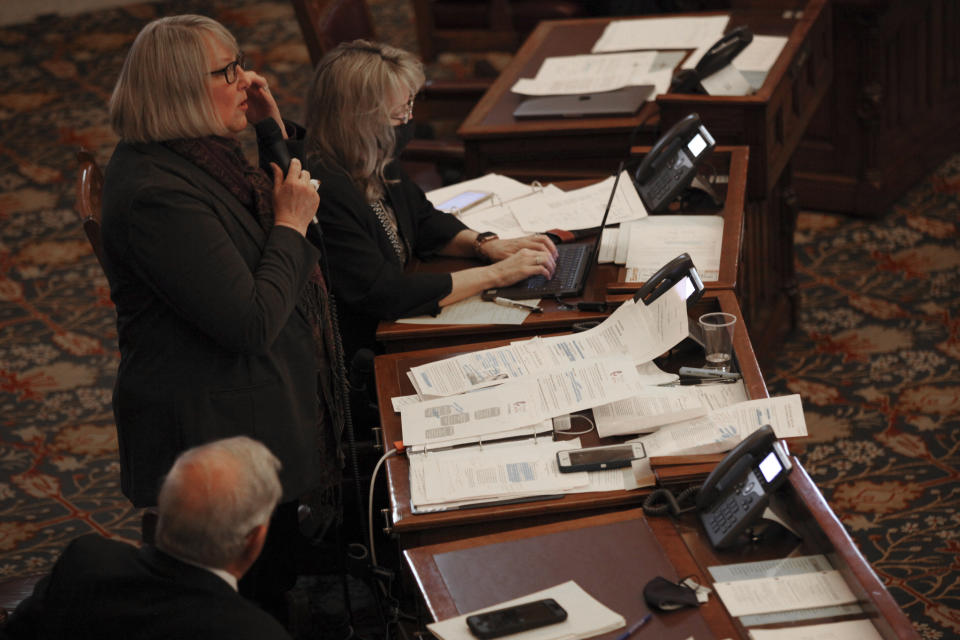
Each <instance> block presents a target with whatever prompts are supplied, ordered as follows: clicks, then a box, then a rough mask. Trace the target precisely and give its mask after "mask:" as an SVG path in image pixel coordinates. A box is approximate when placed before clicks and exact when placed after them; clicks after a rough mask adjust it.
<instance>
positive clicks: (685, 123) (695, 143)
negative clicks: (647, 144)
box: [633, 113, 716, 213]
mask: <svg viewBox="0 0 960 640" xmlns="http://www.w3.org/2000/svg"><path fill="white" fill-rule="evenodd" d="M715 145H716V141H715V140H714V139H713V136H711V135H710V132H708V131H707V129H706V127H704V126H703V125H702V124H701V123H700V116H699V115H697V114H696V113H691V114H689V115H687V116H685V117H684V118H683V119H681V120H680V121H679V122H677V123H676V124H675V125H673V126H672V127H670V130H669V131H667V132H666V133H665V134H663V136H661V137H660V139H659V140H657V142H656V144H654V145H653V148H652V149H651V150H650V153H648V154H647V155H646V157H644V159H643V162H641V163H640V166H639V167H638V168H637V171H636V172H635V173H634V175H633V182H634V185H635V186H636V187H637V193H639V194H640V199H641V200H642V201H643V206H644V207H646V208H647V211H648V212H649V213H655V212H658V211H663V210H665V209H666V208H667V206H668V205H669V204H670V203H671V202H673V199H674V198H675V197H677V194H679V193H680V192H681V191H683V190H684V189H686V188H687V187H688V186H690V183H691V182H692V181H693V179H694V178H695V177H696V175H697V166H698V165H699V164H700V162H701V161H702V160H703V159H704V158H705V157H706V156H707V154H708V153H710V151H712V150H713V147H714V146H715Z"/></svg>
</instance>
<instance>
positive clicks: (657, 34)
mask: <svg viewBox="0 0 960 640" xmlns="http://www.w3.org/2000/svg"><path fill="white" fill-rule="evenodd" d="M729 20H730V16H727V15H720V16H695V17H680V18H639V19H632V20H614V21H613V22H611V23H610V24H608V25H607V27H606V29H604V31H603V34H601V36H600V38H598V39H597V42H596V43H595V44H594V45H593V49H592V52H593V53H609V52H612V51H634V50H637V49H655V50H656V49H695V50H697V51H694V54H693V56H696V57H695V58H694V61H693V65H694V66H695V65H696V64H697V61H699V60H700V58H701V57H702V55H703V54H702V53H699V51H700V50H702V51H704V52H705V51H706V50H707V49H709V48H710V47H712V46H713V45H714V43H716V41H717V40H719V39H720V38H721V37H722V36H723V32H724V30H726V28H727V22H729ZM698 54H699V55H698ZM693 56H691V57H693Z"/></svg>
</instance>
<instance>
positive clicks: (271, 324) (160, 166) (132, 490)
mask: <svg viewBox="0 0 960 640" xmlns="http://www.w3.org/2000/svg"><path fill="white" fill-rule="evenodd" d="M102 233H103V246H104V252H105V258H106V260H105V267H106V271H107V276H108V278H109V280H110V293H111V297H112V298H113V301H114V303H115V304H116V308H117V330H118V333H119V342H120V368H119V371H118V372H117V381H116V385H115V388H114V398H113V409H114V415H115V418H116V422H117V432H118V436H119V445H120V467H121V474H122V489H123V492H124V494H125V495H126V496H127V497H128V498H130V500H131V501H132V502H133V503H134V504H135V505H137V506H147V505H152V504H156V496H157V491H158V489H159V486H160V481H161V479H162V477H163V475H164V474H165V473H166V472H167V471H168V469H169V468H170V465H171V464H172V463H173V460H174V458H175V457H176V455H177V454H178V453H180V452H181V451H183V450H184V449H187V448H189V447H191V446H194V445H197V444H200V443H204V442H208V441H210V440H215V439H218V438H223V437H228V436H234V435H247V436H250V437H253V438H255V439H257V440H259V441H261V442H263V443H264V444H265V445H267V446H268V447H269V448H270V449H271V450H272V451H273V452H274V454H275V455H276V456H277V457H278V458H279V459H280V460H281V462H282V463H283V470H282V471H281V474H280V479H281V482H282V483H283V488H284V497H283V500H284V501H289V500H292V499H294V498H296V497H297V496H299V495H301V494H303V493H304V492H305V491H307V490H308V489H311V488H313V487H315V486H316V485H317V469H319V468H320V465H321V461H320V456H319V455H317V452H316V446H315V442H316V438H317V434H316V420H317V402H318V396H317V377H316V362H315V358H314V354H313V348H312V344H313V339H312V337H311V329H310V325H309V324H308V322H307V320H306V316H305V315H304V314H303V313H302V312H301V310H300V309H298V308H297V307H296V303H297V300H298V296H299V293H300V291H301V289H302V288H303V286H304V284H305V283H306V281H307V278H308V276H309V274H310V273H311V270H312V269H313V268H314V267H315V266H316V265H317V261H318V258H319V252H318V251H317V249H316V248H315V247H314V246H313V245H311V244H310V242H308V241H307V240H306V239H304V238H303V237H302V236H300V235H299V234H298V233H297V232H296V231H294V230H292V229H289V228H286V227H274V228H273V229H272V230H271V231H270V232H269V233H267V232H264V231H263V230H262V229H261V228H260V225H259V224H258V222H257V220H256V219H255V218H254V215H253V214H252V213H251V212H250V211H248V210H247V209H246V208H245V207H244V206H243V205H242V204H241V203H240V202H239V201H238V200H237V199H236V198H235V197H234V196H233V195H232V194H231V193H230V192H229V191H228V190H227V189H226V188H225V187H223V186H222V185H221V184H220V183H219V182H218V181H216V180H215V179H213V178H212V177H211V176H210V175H209V174H207V173H206V172H205V171H203V170H201V169H199V168H198V167H197V166H196V165H194V164H192V163H191V162H189V161H187V160H186V159H184V158H183V157H181V156H180V155H178V154H176V153H174V152H173V151H171V150H169V149H167V148H166V147H164V146H162V145H160V144H127V143H120V144H119V145H117V148H116V150H115V151H114V154H113V157H112V158H111V160H110V164H109V166H108V167H107V170H106V175H105V183H104V194H103V228H102Z"/></svg>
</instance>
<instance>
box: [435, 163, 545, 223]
mask: <svg viewBox="0 0 960 640" xmlns="http://www.w3.org/2000/svg"><path fill="white" fill-rule="evenodd" d="M535 190H536V188H535V187H534V186H531V185H529V184H524V183H523V182H520V181H519V180H514V179H513V178H508V177H507V176H502V175H500V174H497V173H488V174H486V175H484V176H480V177H479V178H472V179H470V180H464V181H463V182H458V183H456V184H451V185H447V186H445V187H440V188H439V189H434V190H432V191H428V192H427V193H426V196H427V200H429V201H430V202H431V204H433V206H437V205H438V204H441V203H443V202H445V201H447V200H449V199H450V198H453V197H454V196H456V195H457V194H460V193H463V192H464V191H487V192H489V193H492V194H494V198H493V199H492V200H487V201H486V202H482V203H480V204H478V205H477V206H476V207H473V208H470V209H468V210H467V212H465V213H473V212H476V211H480V210H482V209H486V208H487V207H491V206H493V205H496V204H499V203H503V202H508V201H510V200H514V199H515V198H522V197H524V196H526V195H530V193H531V192H533V191H535Z"/></svg>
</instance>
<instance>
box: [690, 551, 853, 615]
mask: <svg viewBox="0 0 960 640" xmlns="http://www.w3.org/2000/svg"><path fill="white" fill-rule="evenodd" d="M707 569H708V570H709V571H710V576H711V577H712V578H713V580H714V582H731V581H734V580H753V579H756V578H772V577H774V576H785V575H796V574H799V573H814V572H817V571H829V570H830V569H833V566H832V565H831V564H830V561H829V560H828V559H827V557H826V556H824V555H823V554H817V555H812V556H793V557H788V558H777V559H776V560H760V561H756V562H736V563H734V564H721V565H716V566H713V567H707ZM862 613H863V607H861V606H860V605H859V604H837V605H830V606H826V607H813V608H810V609H796V610H793V611H777V612H774V613H763V614H759V615H753V616H740V624H742V625H743V626H745V627H755V626H759V625H764V624H782V623H784V622H799V621H801V620H813V619H815V618H829V617H839V616H850V615H857V614H862Z"/></svg>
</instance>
